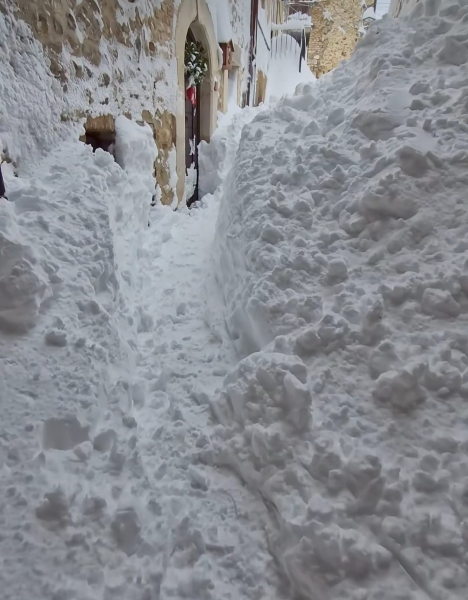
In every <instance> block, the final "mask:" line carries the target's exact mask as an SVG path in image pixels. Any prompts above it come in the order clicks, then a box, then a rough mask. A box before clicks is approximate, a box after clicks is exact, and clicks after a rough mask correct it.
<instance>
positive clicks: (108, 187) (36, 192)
mask: <svg viewBox="0 0 468 600" xmlns="http://www.w3.org/2000/svg"><path fill="white" fill-rule="evenodd" d="M122 119H123V120H124V121H122ZM117 125H118V126H117V145H118V149H119V152H118V156H119V161H120V162H121V163H122V165H123V166H124V168H121V167H120V166H119V165H118V164H117V163H116V162H115V161H114V160H113V158H112V157H111V156H110V154H108V153H106V152H104V151H102V150H97V151H96V153H95V154H93V152H92V149H91V148H90V147H89V146H85V145H84V144H80V143H79V142H78V141H74V142H64V143H63V144H62V145H61V146H60V148H59V149H55V150H52V151H51V152H50V154H49V156H48V157H47V158H46V159H45V160H43V161H42V163H41V165H40V167H39V168H38V169H37V170H35V171H34V170H33V171H32V173H31V176H30V177H23V176H21V177H18V178H15V177H13V176H12V175H11V174H7V176H8V181H7V184H8V189H9V201H6V200H5V199H3V198H2V199H0V256H1V257H2V258H1V260H0V397H1V406H2V423H3V425H2V427H3V429H4V433H5V436H4V437H3V439H2V443H1V448H0V451H1V460H2V466H3V468H2V473H1V481H2V488H4V489H7V488H9V489H10V490H11V494H13V495H15V500H14V501H13V502H12V503H11V504H9V509H8V514H7V515H5V518H6V519H7V520H8V523H5V524H4V525H5V530H6V529H8V528H9V527H15V528H24V530H25V531H26V529H27V530H28V536H29V535H30V536H31V537H30V538H29V540H28V542H27V544H24V543H23V542H24V538H23V536H19V537H18V539H17V541H18V543H16V542H12V540H11V539H8V537H4V538H2V540H0V553H1V555H2V556H3V557H4V558H5V560H6V557H7V556H8V560H9V561H10V568H8V569H4V570H2V573H1V575H0V584H1V587H2V589H3V590H5V594H6V595H5V598H7V597H8V598H10V597H17V598H22V597H26V596H24V594H25V593H26V592H25V590H32V589H35V590H37V594H38V595H39V596H40V597H43V598H48V597H49V598H52V597H56V594H57V593H59V594H61V593H62V592H57V589H58V588H60V587H61V586H62V582H63V579H62V577H65V578H68V581H69V587H67V589H68V591H67V592H66V595H68V596H69V597H72V596H73V597H76V598H78V597H81V598H85V597H87V598H91V597H94V593H93V592H92V591H90V587H89V585H90V582H89V581H87V580H86V576H84V575H83V573H84V572H85V570H86V565H90V564H92V563H95V564H97V563H99V559H98V558H97V555H96V554H94V550H90V548H89V547H87V550H86V551H85V552H86V555H87V557H88V558H87V559H86V560H85V561H83V560H81V559H80V558H77V557H76V556H75V557H74V560H73V561H72V562H73V567H72V568H70V563H69V558H70V557H69V556H67V552H66V551H64V550H63V547H65V546H63V547H62V545H63V544H65V539H66V537H64V533H65V531H67V533H66V534H65V536H68V533H69V528H68V526H69V525H70V524H72V523H73V526H75V525H76V524H77V523H80V524H81V525H83V526H84V527H87V524H88V523H92V522H93V521H94V518H98V519H101V518H104V519H106V521H107V520H108V519H111V520H112V521H113V522H114V524H113V525H112V530H115V528H116V527H117V528H118V527H119V519H120V518H121V517H119V513H118V507H117V504H120V506H121V503H122V502H125V500H124V498H122V499H121V500H119V501H118V502H116V501H115V500H114V498H113V496H112V492H111V488H112V486H115V485H116V481H117V479H118V478H120V477H122V489H123V488H124V487H125V485H126V484H127V483H128V481H130V480H131V479H132V477H133V476H134V474H135V470H134V469H135V468H136V467H135V466H132V465H134V464H136V462H135V463H134V462H133V461H136V460H137V453H136V452H135V444H134V443H133V442H132V441H131V438H133V437H134V430H132V427H133V426H134V425H133V424H134V418H133V416H132V411H133V410H134V406H135V405H137V404H138V403H141V402H143V401H144V390H143V388H142V386H141V382H140V383H137V378H136V375H135V365H136V362H137V343H136V340H137V333H138V332H141V331H146V328H147V327H148V326H150V322H151V319H150V317H148V315H146V314H145V312H144V310H142V308H141V306H139V305H138V303H137V300H136V297H137V290H139V289H140V284H141V280H140V279H139V278H141V277H146V274H144V273H141V272H140V271H139V269H138V268H137V265H138V259H139V256H140V252H141V247H142V237H143V236H142V235H141V234H142V231H145V230H148V219H149V211H150V202H151V196H152V192H153V190H154V185H155V182H154V178H153V177H152V173H153V168H152V163H153V161H154V158H155V155H156V148H155V145H154V141H153V136H152V132H151V129H150V128H149V127H148V126H146V125H145V126H139V125H137V124H136V123H135V122H131V121H128V120H126V119H125V117H121V119H120V120H118V123H117ZM135 157H138V158H139V160H138V162H136V161H135ZM152 210H157V208H156V207H155V208H154V209H152ZM159 210H161V211H162V210H164V209H163V207H159ZM6 430H8V434H6ZM130 447H131V448H132V450H131V452H132V453H133V455H132V460H129V461H127V462H126V460H125V459H126V452H127V450H128V449H129V448H130ZM94 452H98V453H99V456H100V457H104V456H105V457H106V458H102V459H100V458H98V460H99V461H100V460H102V462H100V463H99V464H100V466H99V467H98V468H97V470H96V471H94V470H93V467H92V466H90V465H89V463H88V461H89V459H90V457H91V455H92V454H93V453H94ZM101 453H103V454H101ZM7 455H8V456H9V457H10V458H8V456H7ZM98 472H99V474H98ZM26 473H28V474H27V475H26ZM85 473H86V474H85ZM95 476H96V477H95ZM10 509H11V510H10ZM92 527H93V526H91V529H92ZM110 527H111V526H110V522H109V532H110V531H111V529H110ZM52 531H55V535H54V536H53V538H52V537H49V536H51V535H52V533H51V532H52ZM99 535H100V534H99ZM103 536H104V537H106V534H103ZM34 539H36V540H42V541H43V542H44V543H43V544H42V543H39V544H38V543H37V542H34V541H32V540H34ZM82 539H83V540H84V539H85V538H84V536H83V538H82ZM97 539H98V538H97ZM101 539H102V538H101ZM125 539H126V538H125V535H123V536H121V537H120V538H119V540H120V542H118V544H120V549H121V545H122V544H123V543H124V542H122V540H125ZM46 540H48V541H46ZM52 540H53V541H52ZM78 543H79V544H81V542H78ZM105 543H107V542H105ZM99 544H100V541H98V542H97V544H96V545H94V549H96V548H97V547H98V546H99ZM25 551H26V552H30V554H29V557H30V559H29V560H30V561H31V564H36V565H37V564H39V563H40V561H43V562H42V563H41V564H43V565H45V564H50V565H52V564H55V565H59V564H60V567H59V571H60V575H57V577H51V576H50V573H49V572H47V570H45V569H43V568H33V569H28V570H27V572H22V575H21V577H19V576H18V575H19V572H18V568H19V569H21V568H22V567H21V565H22V564H23V561H24V556H25V554H24V553H25ZM89 552H91V553H92V557H91V555H90V554H89ZM78 554H79V552H78ZM39 556H40V558H39ZM90 557H91V558H90ZM62 561H64V562H62ZM16 565H18V566H17V567H15V566H16ZM119 569H120V566H119V567H117V570H116V573H117V574H118V572H119ZM110 571H112V568H111V569H110ZM110 577H113V575H110ZM67 586H68V584H67ZM62 589H63V587H62ZM72 589H73V590H74V591H73V592H72V591H71V590H72ZM6 590H8V591H6ZM75 592H76V593H75ZM100 593H101V594H102V590H101V591H100Z"/></svg>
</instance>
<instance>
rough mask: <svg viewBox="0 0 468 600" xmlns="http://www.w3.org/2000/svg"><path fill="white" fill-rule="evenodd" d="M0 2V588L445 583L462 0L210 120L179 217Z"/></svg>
mask: <svg viewBox="0 0 468 600" xmlns="http://www.w3.org/2000/svg"><path fill="white" fill-rule="evenodd" d="M158 2H159V0H151V1H150V0H138V2H136V3H131V2H127V0H119V4H120V5H121V6H124V7H125V15H126V16H127V17H128V18H131V16H132V11H134V10H136V8H139V7H141V9H142V10H143V9H145V7H147V8H148V7H150V6H151V5H154V4H157V3H158ZM243 8H245V3H243ZM145 10H146V9H145ZM148 10H149V8H148ZM2 19H3V14H2V13H0V26H3V25H2V24H5V23H6V24H7V25H8V27H6V29H2V30H0V34H1V33H2V32H6V33H7V34H8V36H9V38H8V39H9V40H14V39H15V38H16V34H17V33H18V36H17V42H15V43H13V42H12V43H10V42H8V43H7V44H5V43H4V40H3V38H2V39H1V41H0V44H1V48H0V50H1V51H2V53H4V54H5V55H8V56H9V60H7V62H6V63H5V64H2V65H1V67H2V71H1V76H2V79H1V80H0V92H1V93H0V106H2V107H3V106H5V105H6V106H8V103H13V104H14V102H15V101H16V100H17V99H18V98H20V97H21V94H22V93H24V95H25V103H26V102H27V104H25V106H23V107H21V106H19V107H17V109H16V110H13V112H12V113H11V115H12V121H11V122H7V121H6V120H5V119H4V117H3V120H2V121H0V136H1V138H2V144H4V143H5V144H6V145H7V146H8V150H9V151H10V152H11V153H12V154H14V155H15V157H19V158H20V159H21V160H22V161H23V165H20V167H21V166H24V167H25V168H24V169H22V168H20V169H19V177H14V174H13V170H12V169H11V168H9V169H7V170H6V180H7V192H8V198H9V200H8V201H7V200H5V199H0V400H1V404H0V406H1V416H2V419H1V423H0V494H1V495H2V497H1V509H0V561H1V569H0V590H1V592H0V596H1V599H2V600H29V599H31V598H37V599H40V600H42V599H43V600H120V599H122V600H182V599H185V600H466V595H467V592H466V591H467V589H468V575H467V560H468V558H467V557H468V335H467V325H468V318H467V315H468V207H467V203H466V189H467V185H468V121H467V114H468V101H467V99H468V0H463V1H462V0H457V1H452V0H450V1H447V2H441V1H438V0H426V1H424V0H421V2H419V3H418V6H417V8H416V9H415V13H414V14H413V16H412V17H411V18H408V19H404V20H403V19H402V20H391V19H389V18H384V19H382V20H379V21H378V22H377V23H375V24H373V25H372V26H371V27H370V29H369V31H368V33H367V34H366V36H365V37H364V38H363V40H362V41H361V42H360V44H359V46H358V48H357V50H356V52H355V54H354V56H353V57H352V59H351V60H350V61H347V62H346V63H344V64H342V65H341V66H340V67H338V68H337V69H336V70H335V71H334V72H332V73H330V74H328V75H327V76H325V77H323V78H321V79H320V80H319V81H318V82H310V83H304V82H303V83H301V85H300V86H299V87H298V88H297V90H296V93H295V94H294V96H289V97H284V98H282V99H281V100H279V101H278V102H277V104H276V105H275V106H273V107H271V108H267V107H259V108H257V109H247V110H244V111H234V112H233V113H231V114H230V115H229V116H228V117H226V120H225V121H223V122H222V123H221V124H220V127H219V129H218V131H217V132H216V134H215V135H214V137H213V140H212V143H211V145H206V144H202V145H201V148H200V168H201V171H202V173H201V187H202V190H203V191H204V192H205V195H204V197H203V199H202V202H201V203H199V206H198V207H197V208H193V209H192V210H191V211H190V212H189V211H188V210H185V211H184V210H179V211H176V212H174V211H173V210H172V209H171V208H170V207H163V206H160V205H158V204H156V205H155V206H151V204H152V203H153V204H154V202H152V200H154V199H157V198H158V193H159V192H158V189H157V188H156V182H155V180H154V177H153V161H154V159H155V157H156V155H157V151H158V150H157V148H156V147H155V145H154V141H153V137H152V136H151V135H150V130H149V128H148V127H147V126H146V125H139V124H138V123H135V122H131V121H128V120H127V119H126V118H125V117H119V118H118V119H117V127H116V130H117V131H116V145H115V154H116V159H117V162H115V161H114V159H113V158H112V157H111V156H110V154H107V153H105V152H103V151H101V150H97V151H96V153H95V154H93V153H92V151H91V149H90V147H89V146H85V145H84V144H81V143H79V142H78V141H76V140H75V141H69V140H68V138H69V137H70V136H71V134H72V133H73V132H71V131H69V130H68V129H67V128H66V126H64V127H65V129H63V130H62V129H61V127H62V126H61V125H58V123H56V119H59V112H58V109H59V107H63V106H62V104H61V102H62V100H63V98H62V99H61V96H60V91H59V90H56V89H55V88H54V89H52V91H51V88H50V85H52V82H51V81H49V80H46V79H45V78H44V77H43V75H44V73H46V65H44V64H43V63H42V62H41V60H40V57H39V54H38V48H37V47H36V46H34V45H30V43H29V41H28V40H29V38H28V33H27V31H26V30H22V29H21V27H20V25H18V24H15V23H13V22H12V18H11V16H9V17H8V18H6V17H5V19H3V20H2ZM236 27H239V30H240V29H241V27H240V22H237V25H236ZM20 34H21V35H20ZM244 41H245V40H244ZM26 47H28V48H29V50H30V54H31V56H30V55H28V60H29V59H30V60H31V61H32V62H33V68H32V67H31V66H30V64H26V61H25V63H24V64H21V65H20V66H19V67H18V65H17V67H16V68H15V69H11V68H10V67H11V62H10V59H11V61H13V62H15V61H16V62H17V61H18V60H19V59H20V58H21V54H22V52H24V51H25V48H26ZM9 65H10V66H9ZM148 68H150V65H148ZM18 74H20V76H19V77H18ZM287 81H290V80H289V79H288V80H287ZM287 81H285V84H286V83H287ZM131 90H132V87H131V86H129V87H128V90H127V92H128V93H129V94H130V92H131ZM285 91H287V90H285ZM34 98H35V99H36V105H34V102H33V99H34ZM55 100H56V104H54V101H55ZM28 107H29V108H28ZM28 110H30V111H31V115H30V116H31V123H30V125H31V127H28V128H27V131H26V133H25V135H24V136H21V135H18V134H17V133H16V128H17V126H18V124H19V123H20V122H21V121H22V119H23V118H25V115H26V114H27V111H28ZM41 110H43V111H44V112H43V114H42V115H41V114H40V111H41ZM122 112H123V111H122ZM252 119H253V120H252ZM251 120H252V122H251V123H250V121H251ZM36 121H37V134H38V136H42V135H45V136H50V137H46V138H45V140H44V141H45V143H44V144H43V145H41V144H39V143H38V140H35V139H34V136H33V133H32V132H33V131H34V128H33V127H32V125H34V122H36ZM242 127H243V130H242V134H241V129H242ZM74 133H76V132H74ZM67 140H68V141H67ZM239 140H240V143H239V146H238V142H239ZM44 154H47V156H46V158H43V156H44ZM174 158H175V153H174V152H173V153H172V154H171V160H174ZM231 167H232V168H231ZM172 183H175V182H172ZM218 210H219V216H218ZM148 224H149V225H150V226H148ZM215 230H216V232H215ZM213 238H214V244H213Z"/></svg>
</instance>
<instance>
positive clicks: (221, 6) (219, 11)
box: [208, 0, 233, 44]
mask: <svg viewBox="0 0 468 600" xmlns="http://www.w3.org/2000/svg"><path fill="white" fill-rule="evenodd" d="M208 7H209V9H210V12H211V17H212V19H213V24H214V27H215V33H216V39H217V40H218V44H227V42H230V41H231V40H232V37H233V36H232V25H231V9H230V7H229V1H228V0H208Z"/></svg>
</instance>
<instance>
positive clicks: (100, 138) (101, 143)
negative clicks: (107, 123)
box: [84, 131, 115, 156]
mask: <svg viewBox="0 0 468 600" xmlns="http://www.w3.org/2000/svg"><path fill="white" fill-rule="evenodd" d="M84 142H85V144H88V145H89V146H91V147H92V149H93V152H96V150H97V149H98V148H101V150H105V151H106V152H109V154H112V156H114V145H115V133H114V132H112V131H86V136H85V140H84Z"/></svg>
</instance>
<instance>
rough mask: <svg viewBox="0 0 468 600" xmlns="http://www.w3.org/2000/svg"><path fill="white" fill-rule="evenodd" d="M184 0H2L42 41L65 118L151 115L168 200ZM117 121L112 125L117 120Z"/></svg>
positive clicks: (88, 120) (90, 120)
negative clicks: (177, 28)
mask: <svg viewBox="0 0 468 600" xmlns="http://www.w3.org/2000/svg"><path fill="white" fill-rule="evenodd" d="M179 4H180V0H162V1H160V0H133V1H132V0H83V1H82V0H41V1H40V2H32V1H31V0H0V9H1V11H2V13H3V14H4V15H9V16H10V17H14V19H15V20H22V21H24V22H25V23H26V24H27V25H28V26H29V27H30V29H31V32H32V35H33V36H34V38H35V39H36V40H38V41H39V42H40V43H41V44H42V47H43V50H44V52H45V55H46V57H47V59H48V61H49V62H50V71H51V73H52V74H53V76H54V77H55V79H56V80H57V81H58V82H59V83H60V85H61V88H62V95H61V101H62V106H63V110H62V114H61V120H62V121H63V122H67V121H69V122H74V121H76V122H80V123H83V125H84V126H85V127H86V126H88V128H89V127H93V128H95V127H97V125H96V123H97V124H98V126H99V127H98V128H101V129H102V130H103V131H106V127H108V128H111V127H113V122H114V117H116V116H118V115H119V114H125V115H126V116H128V117H129V118H133V119H135V120H145V121H147V122H148V123H149V124H150V125H151V127H152V128H153V131H154V137H155V140H156V143H157V145H158V149H159V155H158V159H157V162H156V164H155V174H156V177H157V181H158V183H159V185H160V186H161V190H162V201H163V202H164V203H166V204H169V203H171V202H172V200H173V190H172V189H171V187H170V185H169V179H170V174H169V153H170V150H171V148H172V146H173V144H174V140H175V119H174V114H175V111H176V95H177V77H176V76H175V77H174V74H175V73H177V69H176V57H175V52H174V44H173V38H174V30H175V24H176V16H177V8H178V5H179ZM111 124H112V125H111Z"/></svg>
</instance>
